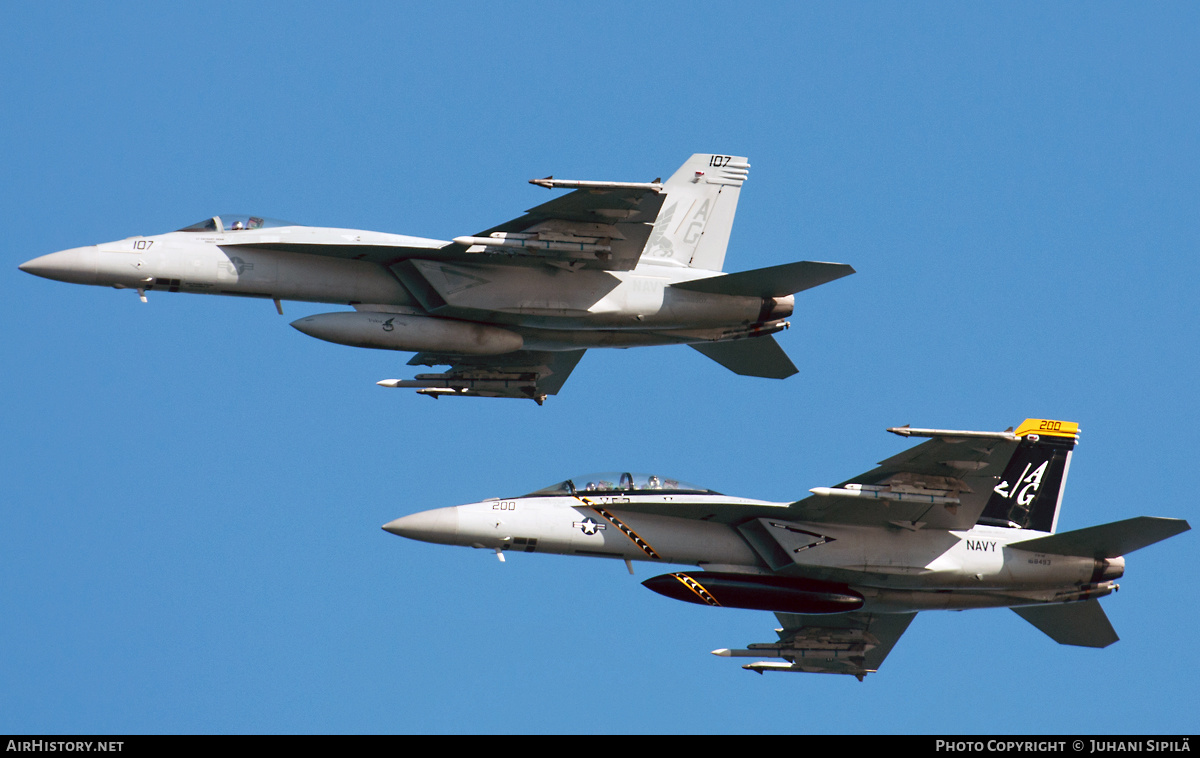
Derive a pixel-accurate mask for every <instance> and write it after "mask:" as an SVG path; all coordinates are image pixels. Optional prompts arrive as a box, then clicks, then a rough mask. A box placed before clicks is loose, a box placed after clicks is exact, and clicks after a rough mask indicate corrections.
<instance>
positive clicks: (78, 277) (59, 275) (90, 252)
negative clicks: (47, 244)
mask: <svg viewBox="0 0 1200 758" xmlns="http://www.w3.org/2000/svg"><path fill="white" fill-rule="evenodd" d="M96 257H97V256H96V246H95V245H89V246H88V247H75V248H71V249H70V250H63V251H61V252H57V253H50V254H49V255H43V256H42V257H40V258H34V259H33V260H31V261H25V262H24V263H22V264H21V265H20V266H17V268H19V269H21V270H22V271H24V272H25V273H27V274H33V275H34V276H40V277H42V278H44V279H54V280H56V281H60V282H73V283H75V284H95V283H96Z"/></svg>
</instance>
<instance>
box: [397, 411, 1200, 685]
mask: <svg viewBox="0 0 1200 758" xmlns="http://www.w3.org/2000/svg"><path fill="white" fill-rule="evenodd" d="M888 431H889V432H894V433H896V434H900V435H903V436H906V437H927V438H929V439H928V440H927V441H926V442H924V443H922V444H921V445H918V446H917V447H915V448H912V449H910V450H908V451H906V452H903V453H900V454H899V455H896V456H893V457H891V458H889V459H887V460H886V461H883V462H882V463H881V464H880V465H879V467H877V468H875V469H873V470H871V471H868V472H867V473H865V474H862V475H860V476H856V477H853V478H851V479H848V480H847V481H844V482H842V483H840V484H837V485H835V486H833V487H815V488H813V489H812V490H810V492H811V493H812V494H811V496H810V497H806V498H804V499H803V500H799V501H797V502H794V503H773V502H766V501H762V500H748V499H745V498H737V497H728V496H726V495H722V494H720V493H717V492H713V491H711V490H708V489H704V488H703V487H698V486H695V485H691V484H688V483H686V482H682V481H678V480H675V479H669V478H666V477H661V476H657V475H650V474H636V473H612V474H594V475H591V476H584V477H576V478H574V479H568V480H566V481H564V482H560V483H558V484H555V485H552V486H550V487H546V488H545V489H541V490H538V491H536V492H531V493H529V494H528V495H520V496H517V497H508V498H498V499H493V500H485V501H483V502H479V503H471V504H469V505H460V506H457V507H452V508H439V509H436V510H431V511H424V512H421V513H415V514H413V515H410V516H403V517H401V518H398V519H396V520H395V521H392V522H390V523H388V524H386V525H385V526H384V527H383V528H384V529H385V530H387V531H389V532H391V533H393V534H398V535H400V536H402V537H408V538H411V539H415V540H423V541H425V542H436V543H442V544H448V545H464V546H470V547H475V548H484V549H489V550H494V551H496V553H497V555H499V556H500V559H501V560H503V559H504V551H513V552H525V553H559V554H563V555H582V556H592V557H605V558H619V559H624V560H625V562H626V565H627V566H628V567H629V570H630V572H631V573H632V571H633V568H632V564H631V563H630V561H635V560H637V561H649V562H651V563H664V564H666V563H675V564H689V565H695V566H699V567H701V568H702V569H704V570H703V571H677V572H673V573H667V574H662V575H659V576H655V577H653V578H652V579H648V580H646V581H645V582H643V584H644V585H645V586H646V587H648V588H650V589H652V590H654V591H655V592H658V593H660V594H663V595H666V596H667V597H671V598H675V599H677V600H684V601H687V602H690V603H697V604H701V605H710V606H714V607H725V608H749V609H755V610H763V611H774V612H775V615H776V617H777V618H778V619H779V623H780V625H781V628H779V629H776V630H775V631H776V633H777V634H778V637H779V639H778V640H775V641H772V642H763V643H757V644H752V645H749V646H748V648H747V649H742V650H730V649H721V650H714V651H713V653H714V654H715V655H719V656H726V657H736V658H742V657H753V658H758V657H762V658H773V659H780V660H775V661H756V662H753V663H749V664H748V665H745V666H743V668H745V669H748V670H751V671H757V672H759V673H762V672H765V671H794V672H817V673H831V674H849V675H852V676H855V677H858V679H859V680H860V681H861V680H862V679H863V677H864V676H866V675H867V674H869V673H874V672H875V671H876V670H877V669H878V668H879V665H880V664H881V663H882V662H883V659H884V658H885V657H886V656H887V654H888V653H889V652H890V651H891V649H892V647H893V646H894V645H895V644H896V642H897V640H899V639H900V635H902V634H903V633H904V631H905V629H907V628H908V625H909V624H910V623H911V622H912V620H913V618H914V617H916V615H917V613H918V612H920V611H927V610H964V609H968V608H994V607H1008V608H1012V609H1013V611H1014V612H1016V613H1017V614H1018V615H1019V616H1021V618H1023V619H1025V620H1026V621H1028V622H1029V623H1031V624H1033V625H1034V626H1036V627H1037V628H1038V629H1040V630H1041V631H1043V632H1045V633H1046V634H1047V635H1049V636H1050V637H1051V638H1053V639H1054V640H1056V641H1057V642H1060V643H1062V644H1065V645H1082V646H1085V647H1106V646H1108V645H1110V644H1112V643H1113V642H1116V641H1117V635H1116V633H1115V632H1114V631H1113V628H1112V625H1111V624H1110V623H1109V621H1108V618H1107V616H1105V614H1104V610H1103V609H1102V608H1101V607H1100V603H1099V602H1098V599H1099V598H1102V597H1104V596H1105V595H1108V594H1110V593H1112V592H1114V591H1115V590H1116V589H1117V585H1116V583H1115V580H1116V579H1118V578H1120V577H1121V576H1122V575H1123V574H1124V571H1125V559H1124V557H1123V556H1124V555H1126V554H1127V553H1131V552H1133V551H1134V550H1138V549H1140V548H1143V547H1146V546H1147V545H1151V544H1153V543H1155V542H1158V541H1160V540H1163V539H1166V538H1168V537H1172V536H1174V535H1176V534H1179V533H1181V532H1184V531H1187V530H1188V529H1189V528H1190V527H1189V526H1188V523H1187V522H1186V521H1182V520H1177V519H1166V518H1151V517H1145V516H1142V517H1138V518H1131V519H1126V520H1124V521H1118V522H1114V523H1110V524H1103V525H1101V526H1093V527H1088V528H1085V529H1078V530H1074V531H1069V532H1056V527H1057V525H1058V514H1059V506H1060V504H1061V502H1062V495H1063V488H1064V485H1065V484H1066V479H1067V471H1068V468H1069V466H1070V461H1071V455H1072V451H1073V449H1074V447H1075V443H1076V441H1077V439H1078V433H1079V426H1078V425H1077V424H1074V423H1068V422H1064V421H1051V420H1044V419H1028V420H1026V421H1025V422H1024V423H1022V424H1021V425H1020V426H1019V427H1017V429H1016V430H1015V431H1014V430H1012V429H1011V428H1010V429H1009V430H1007V431H1004V432H970V431H955V430H947V429H913V428H910V427H907V426H904V427H897V428H892V429H888Z"/></svg>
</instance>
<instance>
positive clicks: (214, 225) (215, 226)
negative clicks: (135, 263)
mask: <svg viewBox="0 0 1200 758" xmlns="http://www.w3.org/2000/svg"><path fill="white" fill-rule="evenodd" d="M273 226H299V224H293V223H292V222H290V221H280V220H279V219H277V218H264V217H262V216H246V215H243V214H240V213H222V214H221V215H220V216H213V217H212V218H206V219H204V220H203V221H198V222H196V223H194V224H192V225H191V226H185V227H183V228H182V229H180V230H179V231H181V232H217V233H224V232H240V231H245V230H247V229H269V228H270V227H273Z"/></svg>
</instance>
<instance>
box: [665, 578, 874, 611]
mask: <svg viewBox="0 0 1200 758" xmlns="http://www.w3.org/2000/svg"><path fill="white" fill-rule="evenodd" d="M642 585H643V586H645V587H648V588H649V589H652V590H654V591H655V592H657V593H658V594H660V595H666V596H667V597H671V598H675V599H676V600H686V601H687V602H689V603H697V604H699V605H715V606H724V607H726V608H749V609H751V610H756V611H779V612H782V613H849V612H850V611H856V610H858V609H859V608H862V606H863V597H862V595H860V594H858V593H857V592H855V591H854V590H852V589H850V588H849V587H847V586H846V585H844V584H836V583H834V582H821V581H817V580H815V579H800V578H795V577H785V576H763V575H759V574H727V573H720V572H713V571H696V572H679V573H675V574H661V575H659V576H656V577H653V578H651V579H647V580H646V581H644V582H642Z"/></svg>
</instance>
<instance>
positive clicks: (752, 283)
mask: <svg viewBox="0 0 1200 758" xmlns="http://www.w3.org/2000/svg"><path fill="white" fill-rule="evenodd" d="M749 168H750V164H749V163H747V162H746V159H745V158H740V157H735V156H729V155H708V154H698V155H693V156H692V157H691V158H689V159H688V161H687V162H686V163H684V164H683V166H682V167H681V168H680V169H679V170H678V171H676V172H675V174H674V175H673V176H671V178H670V179H668V180H667V181H666V182H662V181H661V180H655V181H653V182H601V181H576V180H563V179H555V178H553V177H546V178H545V179H534V180H532V183H533V184H537V185H540V186H543V187H547V188H551V189H555V188H565V189H573V190H574V191H573V192H570V193H568V194H566V195H563V196H561V197H558V198H556V199H554V200H551V201H550V202H548V203H544V204H542V205H539V206H537V207H536V208H532V209H530V210H529V211H528V212H527V213H526V214H525V215H523V216H521V217H520V218H516V219H513V220H512V221H508V222H505V223H503V224H500V225H498V226H494V227H492V228H490V229H485V230H483V231H481V232H478V233H476V234H473V235H470V236H463V237H455V238H454V240H453V241H450V242H446V241H442V240H434V239H423V238H420V237H407V236H402V235H398V234H385V233H382V232H367V231H360V230H357V229H329V228H319V227H311V226H300V225H297V224H290V223H287V222H282V221H272V220H270V219H265V218H261V217H257V216H229V215H222V216H213V217H212V218H208V219H205V220H203V221H201V222H199V223H197V224H193V225H192V226H188V227H185V228H183V229H180V230H179V231H176V232H169V233H166V234H159V235H155V236H150V237H130V238H128V239H124V240H119V241H117V242H107V243H101V244H98V245H89V246H87V247H79V248H74V249H71V250H64V251H62V252H58V253H52V254H50V255H44V256H42V257H40V258H35V259H34V260H31V261H28V262H27V263H24V264H22V265H21V267H20V268H21V270H23V271H27V272H29V273H31V274H36V275H38V276H43V277H46V278H48V279H57V280H60V281H65V282H74V283H78V284H95V285H101V286H105V287H116V288H118V289H129V290H134V291H136V292H137V293H138V295H139V296H140V297H141V298H142V300H143V301H144V300H145V299H146V293H147V292H149V291H152V290H157V291H162V290H166V291H169V292H193V293H203V294H215V295H239V296H243V297H259V298H265V299H268V300H274V301H275V306H276V308H277V309H278V310H279V312H280V313H283V308H282V306H281V304H280V301H282V300H302V301H309V302H319V303H338V304H343V305H350V306H353V307H354V309H355V310H354V311H343V312H338V313H323V314H320V315H315V316H308V317H306V318H302V319H299V320H297V321H294V322H293V323H292V326H294V327H296V328H297V329H299V330H300V331H301V332H304V333H305V334H308V335H311V336H313V337H317V338H319V339H323V340H328V341H330V342H337V343H340V344H343V345H351V346H355V347H372V348H380V349H385V350H404V351H412V352H415V353H417V354H416V356H414V357H413V358H412V360H410V361H409V365H414V366H418V365H419V366H435V365H445V366H449V367H450V368H449V370H448V371H445V372H443V373H432V374H417V375H416V377H415V378H414V379H404V380H401V379H388V380H385V381H381V382H379V384H381V385H383V386H385V387H413V388H416V389H417V391H418V392H420V393H421V394H425V395H430V396H433V397H438V396H440V395H443V394H445V395H459V396H463V395H474V396H485V397H517V398H531V399H533V400H536V401H537V402H538V404H541V403H542V401H543V400H545V398H546V396H547V395H553V394H556V393H557V392H558V390H559V388H560V387H562V385H563V382H565V381H566V379H567V376H568V375H569V374H570V373H571V370H572V369H573V368H574V367H575V364H577V363H578V362H579V359H580V357H581V356H582V355H583V353H584V351H585V350H587V349H588V348H593V347H637V346H643V345H668V344H687V345H691V346H692V347H693V348H695V349H696V350H698V351H700V352H701V353H703V354H704V355H706V356H708V357H709V358H712V359H713V360H715V361H717V362H718V363H720V364H721V365H723V366H725V367H727V368H729V369H730V370H732V371H734V372H736V373H738V374H746V375H751V376H763V377H773V378H777V379H782V378H785V377H788V376H791V375H792V374H794V373H796V367H795V366H794V365H793V364H792V362H791V360H789V359H788V357H787V355H786V354H784V352H783V350H782V349H781V348H780V347H779V345H778V343H776V342H775V340H774V338H773V337H771V336H770V335H772V334H774V333H775V332H778V331H781V330H783V329H786V328H787V327H788V326H789V324H788V322H787V321H786V319H787V317H788V316H790V315H791V313H792V308H793V303H794V300H793V297H792V295H793V294H794V293H796V292H800V291H801V290H805V289H808V288H810V287H815V286H817V285H820V284H824V283H826V282H829V281H832V280H834V279H838V278H840V277H843V276H846V275H848V274H852V273H854V269H853V268H851V267H850V266H847V265H843V264H835V263H816V262H811V261H802V262H797V263H786V264H783V265H779V266H771V267H768V268H762V269H756V270H753V271H744V272H741V273H737V274H722V273H721V269H722V266H723V264H724V261H725V248H726V245H727V243H728V242H729V233H730V230H731V228H732V226H733V217H734V213H735V212H736V210H737V203H738V195H739V193H740V192H741V187H742V183H743V182H744V181H745V180H746V177H747V175H748V173H749Z"/></svg>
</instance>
